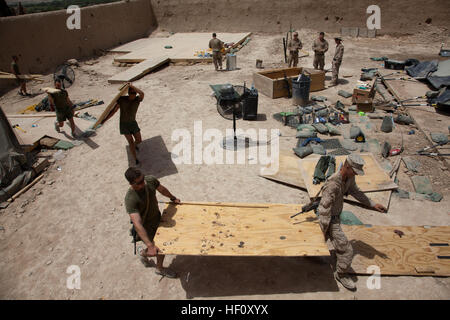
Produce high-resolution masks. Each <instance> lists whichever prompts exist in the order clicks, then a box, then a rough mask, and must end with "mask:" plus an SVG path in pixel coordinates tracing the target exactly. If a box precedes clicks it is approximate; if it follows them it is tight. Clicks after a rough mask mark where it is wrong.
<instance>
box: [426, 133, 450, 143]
mask: <svg viewBox="0 0 450 320" xmlns="http://www.w3.org/2000/svg"><path fill="white" fill-rule="evenodd" d="M430 135H431V140H433V142H434V143H443V144H444V143H447V142H448V135H446V134H445V133H431V134H430Z"/></svg>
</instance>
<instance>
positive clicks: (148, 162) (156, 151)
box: [126, 136, 178, 179]
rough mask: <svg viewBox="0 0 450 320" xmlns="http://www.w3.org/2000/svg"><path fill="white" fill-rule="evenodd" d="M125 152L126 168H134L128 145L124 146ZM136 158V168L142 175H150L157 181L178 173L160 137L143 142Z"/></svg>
mask: <svg viewBox="0 0 450 320" xmlns="http://www.w3.org/2000/svg"><path fill="white" fill-rule="evenodd" d="M126 152H127V155H128V166H129V167H136V164H135V162H134V158H133V156H132V155H131V152H130V148H129V146H128V145H127V146H126ZM137 157H138V159H139V161H140V164H139V166H137V167H138V168H139V169H141V171H142V173H143V174H144V175H152V176H154V177H156V178H158V179H159V178H162V177H165V176H170V175H172V174H176V173H178V170H177V167H176V166H175V164H174V163H173V161H172V157H171V153H170V152H169V150H167V147H166V145H165V143H164V140H163V139H162V138H161V136H156V137H152V138H150V139H146V140H143V141H142V143H141V144H140V145H139V151H138V152H137Z"/></svg>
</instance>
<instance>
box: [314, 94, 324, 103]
mask: <svg viewBox="0 0 450 320" xmlns="http://www.w3.org/2000/svg"><path fill="white" fill-rule="evenodd" d="M311 100H312V101H319V102H324V101H326V100H327V97H324V96H314V95H312V96H311Z"/></svg>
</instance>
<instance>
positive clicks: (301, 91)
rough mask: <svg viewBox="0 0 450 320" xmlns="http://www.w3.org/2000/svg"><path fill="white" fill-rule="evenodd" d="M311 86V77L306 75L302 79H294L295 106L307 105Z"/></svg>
mask: <svg viewBox="0 0 450 320" xmlns="http://www.w3.org/2000/svg"><path fill="white" fill-rule="evenodd" d="M310 87H311V78H310V77H308V76H306V75H304V74H303V73H302V75H301V76H300V79H298V81H297V80H294V79H292V103H293V104H294V106H302V107H304V106H306V105H308V103H309V89H310Z"/></svg>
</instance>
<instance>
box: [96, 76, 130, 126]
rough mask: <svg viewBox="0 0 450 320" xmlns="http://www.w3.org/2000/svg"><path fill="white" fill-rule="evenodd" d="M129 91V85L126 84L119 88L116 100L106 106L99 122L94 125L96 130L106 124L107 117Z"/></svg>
mask: <svg viewBox="0 0 450 320" xmlns="http://www.w3.org/2000/svg"><path fill="white" fill-rule="evenodd" d="M127 90H128V84H124V85H123V86H121V87H120V88H119V92H118V93H117V94H116V96H115V97H114V99H112V100H111V102H110V103H109V104H108V105H107V106H106V108H105V110H104V111H103V113H102V114H101V115H100V117H99V118H98V120H97V122H96V123H95V124H94V125H93V128H94V129H96V128H97V126H99V125H100V124H102V123H103V122H104V120H105V119H106V117H107V116H108V115H109V114H110V112H111V111H112V109H113V108H114V106H115V105H116V102H117V100H119V98H120V97H121V96H123V95H124V94H125V92H126V91H127Z"/></svg>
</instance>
